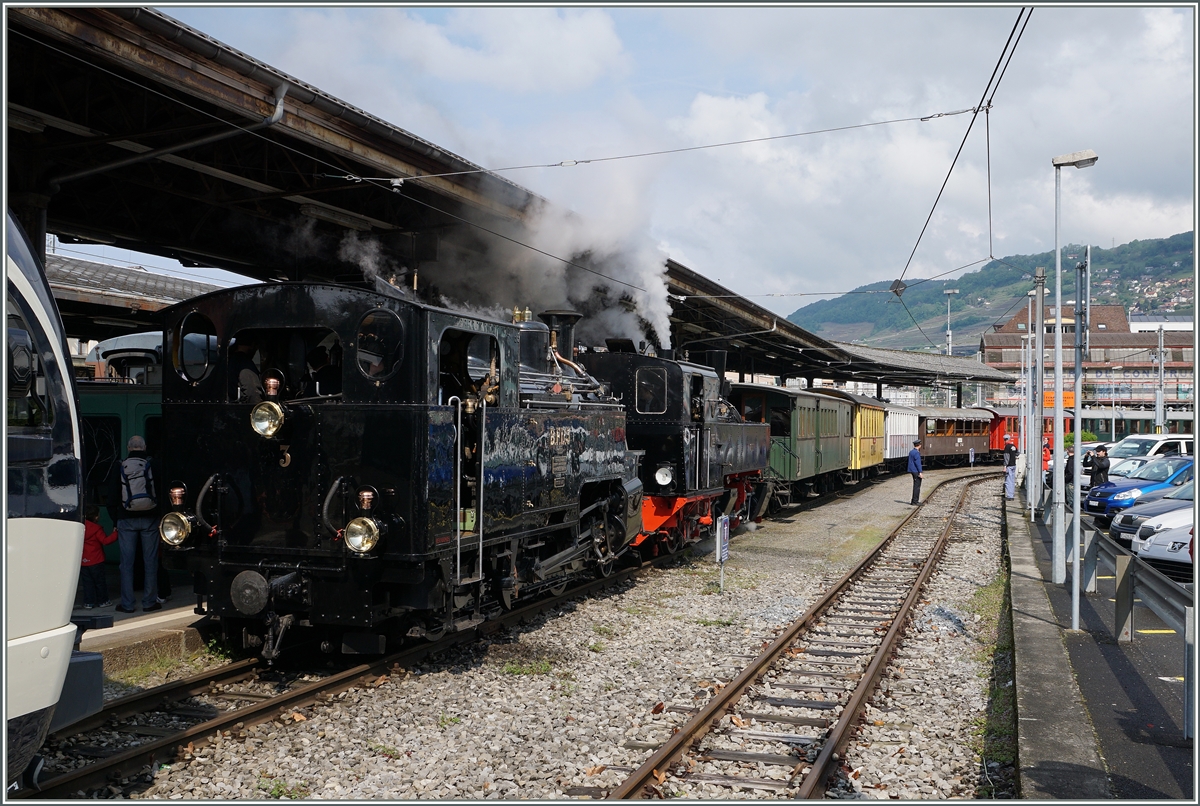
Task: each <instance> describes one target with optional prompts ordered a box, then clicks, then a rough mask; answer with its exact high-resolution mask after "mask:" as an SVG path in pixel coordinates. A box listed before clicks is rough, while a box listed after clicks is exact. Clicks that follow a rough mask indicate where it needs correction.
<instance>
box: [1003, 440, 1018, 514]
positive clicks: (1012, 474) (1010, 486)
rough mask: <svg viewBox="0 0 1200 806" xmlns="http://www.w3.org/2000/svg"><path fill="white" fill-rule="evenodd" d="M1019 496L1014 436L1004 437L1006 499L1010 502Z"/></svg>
mask: <svg viewBox="0 0 1200 806" xmlns="http://www.w3.org/2000/svg"><path fill="white" fill-rule="evenodd" d="M1016 495H1017V446H1016V445H1014V444H1013V438H1012V434H1005V435H1004V497H1005V498H1007V499H1008V500H1009V501H1011V500H1013V498H1015V497H1016Z"/></svg>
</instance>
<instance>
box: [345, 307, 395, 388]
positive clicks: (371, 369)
mask: <svg viewBox="0 0 1200 806" xmlns="http://www.w3.org/2000/svg"><path fill="white" fill-rule="evenodd" d="M354 344H355V351H354V352H355V355H356V356H357V357H358V369H359V371H360V372H362V374H363V375H366V376H367V377H368V378H370V379H371V380H373V381H382V380H386V379H387V378H390V377H391V376H392V375H393V374H395V372H396V370H397V369H398V368H399V367H400V361H401V359H402V358H403V357H404V324H403V323H402V322H401V321H400V317H398V316H396V314H394V313H392V312H391V311H388V310H384V309H382V308H377V309H376V310H373V311H370V312H369V313H368V314H367V315H366V316H364V317H363V318H362V321H361V322H359V323H358V337H357V338H356V339H355V342H354Z"/></svg>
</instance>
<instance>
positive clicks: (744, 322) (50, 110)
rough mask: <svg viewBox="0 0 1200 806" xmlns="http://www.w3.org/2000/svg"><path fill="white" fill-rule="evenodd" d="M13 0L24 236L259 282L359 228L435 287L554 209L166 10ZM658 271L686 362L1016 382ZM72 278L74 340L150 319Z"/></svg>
mask: <svg viewBox="0 0 1200 806" xmlns="http://www.w3.org/2000/svg"><path fill="white" fill-rule="evenodd" d="M6 12H7V14H6V25H7V46H8V49H7V52H6V54H5V58H6V64H5V67H6V79H7V92H8V97H7V100H8V106H7V109H6V111H5V114H6V118H7V125H8V135H9V139H8V164H7V166H6V168H7V171H6V181H7V183H8V188H7V189H8V198H9V204H10V206H11V207H12V208H13V209H14V211H15V212H16V214H17V217H18V218H19V220H20V221H21V223H22V225H23V226H24V227H25V228H26V231H27V232H28V233H29V235H30V236H31V239H32V240H33V242H34V244H35V245H40V244H43V243H44V242H45V238H44V236H45V235H46V234H47V233H53V234H55V235H56V236H58V238H59V239H60V240H61V241H64V242H68V243H70V242H80V243H101V244H111V245H115V246H119V247H122V248H127V249H131V250H135V251H140V252H146V253H150V254H156V255H162V256H165V257H169V258H174V259H177V260H179V261H180V262H182V263H183V264H184V265H190V266H206V267H214V268H221V269H226V270H229V271H233V272H237V273H239V274H242V275H245V276H248V277H251V278H255V279H258V280H262V281H267V282H270V281H277V280H288V279H291V280H324V281H335V282H336V281H343V282H356V281H358V282H360V281H361V280H362V272H361V269H359V268H358V267H357V266H353V265H351V264H349V263H348V261H347V259H346V258H344V257H343V256H342V255H341V254H340V250H339V246H340V245H341V244H342V243H343V242H344V241H345V239H346V237H347V235H348V233H364V234H369V235H370V236H371V238H372V239H373V241H374V242H376V243H378V244H379V245H380V247H381V248H382V249H384V250H386V253H387V254H388V255H389V256H391V257H392V258H394V259H395V261H397V262H400V263H404V264H406V265H411V266H412V267H414V269H415V267H417V266H420V267H421V268H420V271H421V273H422V277H431V278H434V282H435V283H436V277H437V274H438V267H439V265H442V266H445V265H449V263H450V262H451V261H454V260H456V259H460V258H462V259H477V258H478V256H479V255H480V254H482V253H484V252H485V251H486V250H487V247H488V244H489V243H493V242H494V241H495V239H497V238H500V239H503V238H506V237H510V236H515V237H516V238H518V239H519V238H520V237H522V234H523V233H525V232H526V231H525V230H524V227H525V225H526V224H527V223H528V222H529V221H531V219H532V218H534V217H535V216H536V215H537V214H538V213H539V212H540V211H541V210H543V209H545V206H546V205H548V204H549V202H547V201H546V200H545V199H543V198H541V197H539V196H538V195H536V194H535V193H533V192H531V191H529V190H527V189H525V188H522V187H520V186H519V185H517V184H515V183H513V182H511V181H509V180H507V179H505V178H504V177H502V176H499V175H497V174H494V173H490V172H488V171H485V170H483V169H482V168H480V167H479V166H478V165H475V164H474V163H471V162H470V161H468V160H466V159H464V158H463V157H460V156H458V155H456V154H453V153H451V152H450V151H448V150H447V149H445V148H442V147H440V146H437V145H435V144H433V143H431V142H429V141H427V140H424V139H422V138H420V137H418V136H416V135H415V134H412V133H411V132H408V131H405V130H404V129H402V128H400V127H398V126H396V125H395V124H392V123H389V122H387V121H385V120H383V119H381V118H379V117H377V116H375V115H373V114H371V113H370V112H367V111H365V110H363V109H359V108H357V107H355V106H352V105H351V104H348V103H346V102H345V101H341V100H339V99H338V98H335V97H333V96H332V95H330V94H328V93H326V92H323V91H322V90H320V89H318V88H316V87H313V86H311V85H309V84H306V83H305V82H303V81H301V80H300V79H298V78H295V77H293V76H290V75H288V74H286V73H284V72H282V71H280V70H278V69H276V68H274V67H271V66H270V65H268V64H265V63H263V62H261V61H259V60H257V59H255V58H254V57H253V56H250V55H248V54H245V53H242V52H240V51H238V50H236V49H234V48H231V47H229V46H228V45H225V44H223V43H221V42H219V41H217V40H215V39H213V38H212V37H210V36H208V35H206V34H204V33H203V32H201V31H197V30H196V29H194V28H191V27H189V26H186V25H184V24H182V23H180V22H178V21H176V20H174V19H172V18H171V17H170V16H168V15H166V14H163V13H162V12H159V11H156V10H153V9H148V8H133V7H115V8H84V7H70V6H67V7H19V6H10V7H8V8H6ZM391 179H402V180H403V181H402V182H392V181H391ZM76 268H78V269H79V270H80V271H81V272H82V273H84V274H86V273H87V272H88V271H92V272H93V273H94V271H95V270H92V269H86V268H85V267H76ZM666 275H667V281H668V283H667V284H668V290H669V291H670V293H671V295H672V296H671V300H670V303H671V307H672V315H671V330H672V332H671V343H672V345H674V346H677V347H678V348H679V349H680V350H681V351H687V352H688V353H689V354H690V355H693V356H697V355H698V353H700V352H703V351H707V350H725V351H727V352H728V354H729V361H728V367H729V369H731V370H734V371H738V370H741V371H743V372H755V373H758V374H769V375H774V376H777V377H782V378H790V377H805V378H822V379H833V380H858V381H868V382H882V383H892V384H921V385H932V384H946V383H950V382H962V381H983V382H994V381H1008V380H1011V378H1010V377H1009V376H1007V375H1005V374H1003V373H1000V372H997V371H995V370H991V369H989V368H988V367H986V366H985V365H982V364H978V363H976V362H974V361H971V360H969V359H958V358H950V357H940V356H937V357H931V356H927V355H924V354H920V353H908V352H901V351H892V350H876V349H868V348H859V347H857V346H852V345H845V344H837V343H834V342H830V341H826V340H824V339H821V338H820V337H818V336H816V335H814V334H812V333H809V332H808V331H805V330H803V329H802V328H799V327H797V326H796V325H793V324H791V323H790V322H788V321H787V320H786V319H784V318H782V317H779V316H778V315H776V314H774V313H772V312H770V311H768V310H766V309H765V308H763V307H761V306H759V305H757V304H755V303H753V302H751V301H749V300H747V299H745V298H743V297H740V296H739V295H737V294H734V293H733V292H731V291H730V290H729V289H726V288H724V287H722V286H721V285H720V284H718V283H714V282H712V281H710V280H708V279H707V278H705V277H703V276H702V275H700V274H698V273H697V272H695V271H693V270H691V269H688V268H687V267H684V266H682V265H680V264H678V263H676V262H674V261H667V265H666ZM68 285H69V283H66V282H63V283H60V286H59V288H58V289H56V296H58V297H59V299H60V304H62V305H64V312H67V313H70V314H72V315H71V316H68V328H69V330H71V329H73V330H74V332H72V333H71V334H70V335H73V336H86V337H89V338H92V337H95V335H94V333H95V332H99V333H108V334H109V335H112V333H113V332H116V331H113V330H111V329H110V330H104V329H103V328H104V327H106V326H100V328H99V329H98V328H97V327H96V326H95V323H97V322H99V321H100V319H110V320H112V319H115V320H121V321H119V322H118V324H116V325H110V326H107V327H110V328H115V329H116V330H117V331H119V330H120V329H121V328H123V327H125V325H128V324H129V323H133V324H134V325H135V326H136V327H143V326H150V327H157V326H158V324H157V323H156V322H151V321H146V320H152V319H153V318H154V317H153V316H152V315H151V314H149V313H147V311H149V310H150V308H152V307H153V306H152V305H151V306H140V307H136V308H135V307H134V306H132V305H130V304H128V301H127V300H124V299H122V298H121V296H120V295H119V294H109V295H107V296H105V294H103V293H101V294H99V295H96V294H91V297H90V299H89V300H84V299H83V296H86V295H88V294H89V293H90V292H87V291H86V290H81V289H76V290H74V291H68V289H67V286H68ZM84 285H86V284H84ZM71 295H74V297H72V296H71ZM81 295H83V296H81ZM147 299H148V300H150V298H149V297H148V298H147ZM150 301H152V300H150ZM68 303H69V305H68ZM89 305H90V306H92V307H90V308H88V307H85V306H89ZM70 306H74V307H73V308H71V307H70ZM76 314H79V315H76ZM87 316H91V317H92V318H93V320H94V321H93V323H92V324H93V327H91V328H90V329H85V330H86V332H84V330H81V329H80V328H79V327H78V325H80V324H83V323H85V321H86V317H87ZM934 359H936V360H934Z"/></svg>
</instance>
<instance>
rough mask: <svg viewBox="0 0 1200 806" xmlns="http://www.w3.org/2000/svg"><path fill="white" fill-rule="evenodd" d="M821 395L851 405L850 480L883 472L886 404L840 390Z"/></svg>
mask: <svg viewBox="0 0 1200 806" xmlns="http://www.w3.org/2000/svg"><path fill="white" fill-rule="evenodd" d="M822 393H823V394H827V395H830V396H831V397H839V398H842V399H845V400H849V401H850V402H851V403H852V404H853V408H852V409H851V418H850V423H851V425H850V463H849V467H848V470H849V472H850V477H851V478H852V479H854V480H855V481H859V480H861V479H865V478H870V477H871V476H875V475H878V474H879V473H881V472H883V470H884V464H883V460H884V452H885V446H886V434H885V426H884V421H885V419H886V406H887V404H885V403H883V402H882V401H880V400H876V399H875V398H873V397H866V396H864V395H855V394H851V393H850V392H843V391H842V390H840V389H829V390H822ZM909 444H910V445H911V444H912V443H911V442H910V443H909Z"/></svg>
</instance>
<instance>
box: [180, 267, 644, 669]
mask: <svg viewBox="0 0 1200 806" xmlns="http://www.w3.org/2000/svg"><path fill="white" fill-rule="evenodd" d="M513 318H514V322H512V323H504V322H497V321H491V320H487V319H482V318H477V317H472V316H467V315H463V314H459V313H455V312H452V311H448V310H444V309H440V308H435V307H431V306H428V305H424V304H420V303H417V302H414V301H410V300H407V299H404V298H402V297H400V296H399V295H398V294H397V293H395V292H393V291H391V290H390V287H389V286H387V285H386V284H382V283H381V284H378V285H377V289H376V290H375V291H370V290H366V289H361V288H355V287H349V286H337V285H313V284H301V283H280V284H272V285H258V286H247V287H241V288H234V289H229V290H223V291H218V292H215V293H212V294H208V295H206V296H203V297H199V298H196V299H193V300H189V301H188V302H186V303H183V304H181V305H177V306H175V307H173V308H171V309H169V310H168V311H166V312H165V326H166V327H165V331H164V355H166V356H169V362H170V367H169V368H166V371H164V373H163V417H164V419H165V422H164V431H165V433H168V434H170V435H171V439H170V441H169V442H168V444H167V446H166V450H165V455H164V456H163V457H162V461H163V468H164V477H165V478H166V479H168V480H169V494H170V501H171V505H172V511H171V512H169V513H168V514H167V515H165V516H164V517H163V519H162V521H161V524H160V534H161V535H162V539H163V541H164V543H166V544H167V545H168V546H169V547H171V548H172V549H173V550H172V551H169V552H168V555H169V556H171V560H170V561H171V562H173V563H181V564H186V565H187V566H188V567H189V568H190V569H191V571H192V572H193V574H194V578H195V590H196V593H197V596H198V600H199V601H198V605H197V612H200V613H212V614H215V615H217V616H219V617H220V621H221V623H222V625H223V628H224V630H225V631H226V636H227V637H228V638H230V639H233V640H234V641H239V642H242V643H243V645H245V646H248V647H261V651H262V654H263V655H264V656H265V657H267V658H268V659H270V658H273V657H275V656H276V655H277V654H278V653H279V649H280V643H281V641H282V640H283V638H284V636H285V634H286V633H287V632H288V630H289V629H295V630H297V631H299V630H300V628H307V629H306V632H307V633H308V634H309V635H310V636H312V637H313V638H315V639H316V640H318V641H319V642H320V645H321V648H322V649H323V650H324V651H327V652H334V651H337V650H338V649H339V648H340V650H341V651H342V652H347V653H378V652H383V651H384V649H385V647H386V646H387V645H388V644H389V643H395V642H397V641H398V640H401V639H403V638H404V637H405V636H414V637H420V636H425V637H430V638H432V637H436V636H438V635H441V634H442V633H444V632H445V631H448V630H456V629H462V628H464V627H466V626H470V625H474V624H476V623H479V622H480V621H482V620H483V619H486V618H487V617H489V616H490V615H493V614H495V613H496V612H498V611H499V609H500V608H507V607H511V606H512V605H513V604H514V602H516V601H517V600H518V599H522V598H525V597H529V596H533V595H536V594H538V593H539V592H541V591H545V590H550V591H554V590H560V589H561V588H562V587H565V585H566V584H567V582H568V581H570V580H571V579H572V578H573V577H578V576H581V575H584V574H591V573H599V574H601V575H603V574H608V573H611V572H612V569H613V567H614V563H615V562H616V561H617V558H618V557H619V556H620V555H621V554H622V552H624V551H625V550H626V549H627V548H628V546H629V545H630V543H631V542H632V541H634V540H635V538H637V537H638V535H639V532H640V529H641V522H642V482H641V481H640V480H639V478H638V469H639V468H638V460H639V458H640V453H639V452H637V451H630V450H628V449H627V445H626V430H625V429H626V415H625V410H624V409H623V408H622V406H621V404H620V403H619V402H618V401H617V400H616V399H614V398H613V397H612V396H611V395H610V393H609V392H608V390H607V389H606V388H605V387H604V386H603V385H602V384H601V383H600V382H599V381H597V380H596V379H595V378H593V377H592V376H590V375H589V374H588V373H587V372H586V371H585V370H584V369H583V368H582V367H581V366H579V365H578V364H577V363H575V362H573V361H572V360H570V359H568V358H565V357H563V355H561V354H560V353H559V351H558V349H557V345H559V344H563V345H570V344H572V342H573V335H572V330H573V325H574V322H575V319H576V318H577V316H576V315H575V314H570V313H566V312H557V313H555V312H551V313H549V314H546V315H545V318H546V319H547V320H548V321H549V322H550V324H549V325H548V324H546V323H544V322H535V321H531V320H532V316H531V315H530V312H529V311H528V310H526V311H524V312H521V311H517V312H516V314H515V315H514V317H513ZM551 327H553V330H552V329H551ZM565 352H567V354H568V355H570V354H571V353H570V349H569V348H567V349H566V350H565Z"/></svg>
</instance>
